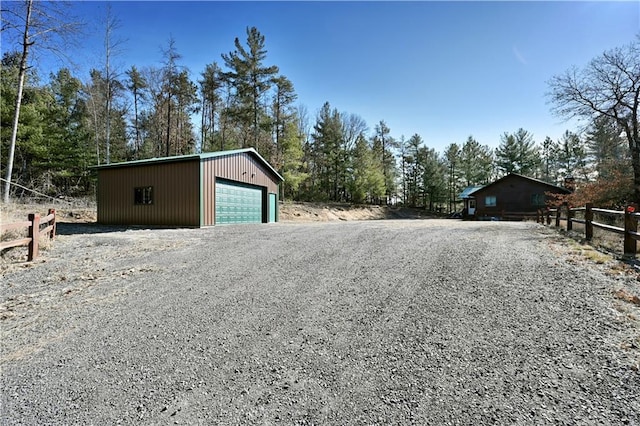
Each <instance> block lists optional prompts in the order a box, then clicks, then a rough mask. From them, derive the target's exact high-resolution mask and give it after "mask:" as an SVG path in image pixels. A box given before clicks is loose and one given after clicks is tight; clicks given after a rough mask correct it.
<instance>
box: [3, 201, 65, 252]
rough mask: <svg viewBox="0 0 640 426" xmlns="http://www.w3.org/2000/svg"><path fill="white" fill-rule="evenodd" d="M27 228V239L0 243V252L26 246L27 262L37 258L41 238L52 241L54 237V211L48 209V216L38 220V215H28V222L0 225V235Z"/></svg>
mask: <svg viewBox="0 0 640 426" xmlns="http://www.w3.org/2000/svg"><path fill="white" fill-rule="evenodd" d="M24 228H28V233H27V237H25V238H20V239H17V240H12V241H0V250H4V249H8V248H12V247H20V246H28V248H29V252H28V254H27V261H29V262H31V261H32V260H33V259H35V258H36V257H38V246H39V240H40V238H42V237H45V238H47V237H48V238H49V239H51V240H52V239H54V238H55V236H56V210H55V209H49V214H48V215H47V216H45V217H43V218H40V214H38V213H31V214H29V220H27V221H24V222H13V223H3V224H0V234H2V233H3V232H5V231H9V230H12V229H24Z"/></svg>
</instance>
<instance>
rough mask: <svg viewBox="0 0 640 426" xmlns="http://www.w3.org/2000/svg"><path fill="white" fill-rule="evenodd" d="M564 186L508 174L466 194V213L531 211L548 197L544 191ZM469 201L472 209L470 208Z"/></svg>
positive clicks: (564, 190)
mask: <svg viewBox="0 0 640 426" xmlns="http://www.w3.org/2000/svg"><path fill="white" fill-rule="evenodd" d="M569 193H571V191H570V190H569V189H567V188H562V187H560V186H556V185H552V184H550V183H547V182H544V181H541V180H538V179H533V178H530V177H526V176H522V175H519V174H516V173H509V174H508V175H506V176H504V177H502V178H500V179H498V180H496V181H494V182H492V183H490V184H488V185H485V186H483V187H481V188H477V189H474V190H472V191H471V192H469V193H467V194H466V201H465V207H467V206H468V207H469V209H468V215H469V216H470V217H476V218H483V217H502V216H503V215H516V216H517V215H518V214H526V213H535V212H536V211H537V210H538V209H541V208H544V207H545V206H546V205H547V201H549V198H550V197H549V195H548V194H569ZM471 205H473V206H474V209H473V210H472V209H471Z"/></svg>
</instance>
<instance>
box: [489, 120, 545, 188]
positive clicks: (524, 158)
mask: <svg viewBox="0 0 640 426" xmlns="http://www.w3.org/2000/svg"><path fill="white" fill-rule="evenodd" d="M500 139H501V140H500V145H499V146H498V148H497V149H496V152H495V155H496V166H497V168H498V170H499V171H500V172H502V173H503V174H505V175H506V174H509V173H518V174H521V175H524V176H531V175H532V174H534V172H535V170H536V169H537V167H538V165H539V164H540V156H539V153H538V151H537V149H536V148H535V142H534V140H533V136H532V135H531V133H529V132H527V131H526V130H524V129H522V128H520V129H518V131H517V132H515V133H513V134H509V133H504V134H503V135H502V137H501V138H500Z"/></svg>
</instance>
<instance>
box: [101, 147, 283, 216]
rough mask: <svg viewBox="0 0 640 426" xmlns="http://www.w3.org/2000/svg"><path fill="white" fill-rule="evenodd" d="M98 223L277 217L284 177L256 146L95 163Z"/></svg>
mask: <svg viewBox="0 0 640 426" xmlns="http://www.w3.org/2000/svg"><path fill="white" fill-rule="evenodd" d="M96 170H97V173H98V188H97V204H98V206H97V207H98V223H101V224H109V225H156V226H187V227H203V226H212V225H219V224H229V223H267V222H277V221H278V187H279V185H280V183H281V182H283V181H284V179H283V178H282V176H280V174H278V172H277V171H276V170H275V169H274V168H273V167H272V166H271V165H270V164H269V163H268V162H267V161H266V160H265V159H264V158H262V156H260V154H258V152H257V151H256V150H255V149H253V148H247V149H238V150H233V151H219V152H210V153H204V154H194V155H182V156H176V157H165V158H153V159H149V160H138V161H128V162H124V163H114V164H108V165H103V166H98V167H96Z"/></svg>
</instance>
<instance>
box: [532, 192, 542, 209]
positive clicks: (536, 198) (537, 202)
mask: <svg viewBox="0 0 640 426" xmlns="http://www.w3.org/2000/svg"><path fill="white" fill-rule="evenodd" d="M531 205H532V206H544V205H545V202H544V194H531Z"/></svg>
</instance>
